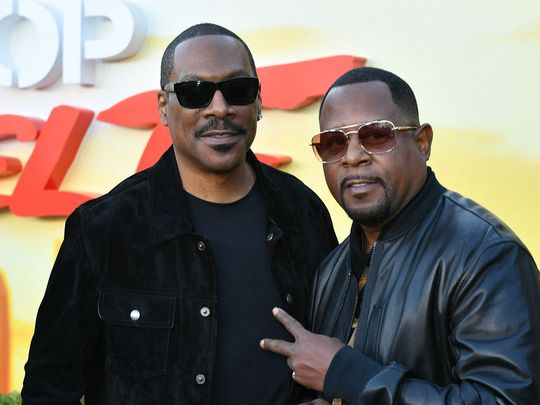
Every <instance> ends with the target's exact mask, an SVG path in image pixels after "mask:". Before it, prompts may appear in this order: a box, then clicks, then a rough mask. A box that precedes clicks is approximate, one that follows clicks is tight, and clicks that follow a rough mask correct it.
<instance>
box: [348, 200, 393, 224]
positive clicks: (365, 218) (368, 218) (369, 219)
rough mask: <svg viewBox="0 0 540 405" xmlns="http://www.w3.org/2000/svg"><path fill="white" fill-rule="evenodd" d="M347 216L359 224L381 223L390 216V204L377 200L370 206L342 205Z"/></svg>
mask: <svg viewBox="0 0 540 405" xmlns="http://www.w3.org/2000/svg"><path fill="white" fill-rule="evenodd" d="M343 209H344V210H345V212H346V213H347V215H348V216H349V218H351V219H352V220H354V221H356V222H358V223H359V224H361V225H367V226H373V225H379V224H383V223H385V222H386V221H388V219H389V218H390V217H391V216H392V213H391V207H390V204H388V203H387V202H386V201H379V202H377V204H375V205H373V206H371V207H358V206H356V207H353V206H350V205H346V206H344V207H343Z"/></svg>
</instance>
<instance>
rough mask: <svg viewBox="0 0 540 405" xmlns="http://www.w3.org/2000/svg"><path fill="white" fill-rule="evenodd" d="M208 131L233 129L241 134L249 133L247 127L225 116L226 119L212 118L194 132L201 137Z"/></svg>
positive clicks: (197, 136)
mask: <svg viewBox="0 0 540 405" xmlns="http://www.w3.org/2000/svg"><path fill="white" fill-rule="evenodd" d="M208 131H233V132H236V133H237V134H239V135H245V134H246V133H247V129H246V128H244V127H243V126H242V125H240V124H237V123H235V122H232V121H231V120H229V119H227V118H224V119H218V118H212V119H211V120H210V121H208V122H207V123H206V124H204V125H203V126H202V127H200V128H198V129H196V130H195V132H194V135H195V137H196V138H200V137H201V136H203V135H204V134H205V133H206V132H208Z"/></svg>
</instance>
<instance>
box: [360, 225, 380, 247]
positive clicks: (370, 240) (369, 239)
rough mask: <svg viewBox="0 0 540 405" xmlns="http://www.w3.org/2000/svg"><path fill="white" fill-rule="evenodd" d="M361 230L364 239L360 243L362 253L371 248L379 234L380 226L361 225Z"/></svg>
mask: <svg viewBox="0 0 540 405" xmlns="http://www.w3.org/2000/svg"><path fill="white" fill-rule="evenodd" d="M362 230H363V231H364V240H363V243H362V249H363V251H364V253H369V252H370V251H371V249H372V248H373V245H374V244H375V242H376V241H377V239H378V238H379V235H380V234H381V231H382V227H381V228H379V227H376V228H375V227H373V228H372V227H366V226H364V225H362Z"/></svg>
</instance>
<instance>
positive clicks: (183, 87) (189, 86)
mask: <svg viewBox="0 0 540 405" xmlns="http://www.w3.org/2000/svg"><path fill="white" fill-rule="evenodd" d="M216 88H217V87H216V84H215V83H212V82H203V81H191V82H181V83H176V84H175V85H174V92H175V93H176V97H178V102H179V103H180V105H181V106H182V107H185V108H201V107H205V106H207V105H208V104H210V101H212V97H214V93H215V92H216Z"/></svg>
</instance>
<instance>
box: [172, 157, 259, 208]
mask: <svg viewBox="0 0 540 405" xmlns="http://www.w3.org/2000/svg"><path fill="white" fill-rule="evenodd" d="M176 161H177V164H178V170H179V172H180V178H181V180H182V186H183V188H184V190H185V191H187V192H188V193H189V194H191V195H194V196H195V197H197V198H200V199H201V200H205V201H209V202H213V203H218V204H226V203H231V202H234V201H238V200H240V199H241V198H242V197H244V196H245V195H246V194H247V193H248V192H249V190H251V188H252V187H253V184H255V177H256V176H255V171H254V170H253V168H252V167H251V166H250V165H249V164H248V163H247V162H244V163H243V164H241V165H240V166H239V167H238V168H236V169H234V170H233V171H231V172H227V173H209V172H203V171H201V170H193V168H191V167H189V166H187V165H183V164H182V163H181V162H180V161H179V159H176Z"/></svg>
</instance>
